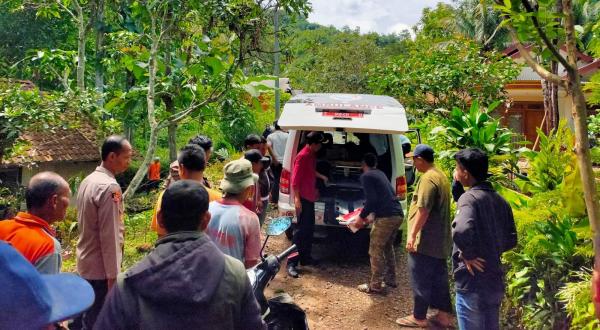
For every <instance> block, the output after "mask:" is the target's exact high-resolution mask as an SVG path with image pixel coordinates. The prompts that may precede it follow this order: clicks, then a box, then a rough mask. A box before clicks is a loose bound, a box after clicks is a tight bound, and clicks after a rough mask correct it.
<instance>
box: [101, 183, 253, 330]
mask: <svg viewBox="0 0 600 330" xmlns="http://www.w3.org/2000/svg"><path fill="white" fill-rule="evenodd" d="M209 220H210V213H209V212H208V194H207V192H206V190H205V189H202V185H201V184H200V183H198V182H196V181H190V180H181V181H177V182H174V183H173V184H171V185H170V186H169V188H167V190H166V191H165V193H164V194H163V197H162V208H161V210H160V212H159V213H158V221H159V223H160V224H161V225H162V226H163V227H164V228H165V229H166V231H167V235H165V236H163V237H162V238H160V239H159V240H158V241H157V242H156V249H155V250H154V251H152V252H151V253H150V254H149V255H148V256H147V257H146V258H144V259H143V260H142V261H140V262H139V263H138V264H136V265H135V266H133V268H131V269H130V270H128V271H127V272H126V273H124V274H120V275H119V277H118V280H117V286H116V287H115V288H114V289H113V290H112V291H111V293H110V294H109V296H108V297H107V299H106V302H105V304H104V307H103V308H102V311H101V313H100V316H99V317H98V321H97V322H96V324H95V327H94V329H264V328H265V325H264V323H263V321H262V320H261V317H260V311H259V307H258V304H257V302H256V299H255V298H254V294H253V293H252V289H251V287H250V282H249V280H248V276H247V275H246V270H245V268H244V265H242V263H241V262H239V261H238V260H236V259H234V258H232V257H229V256H226V255H224V254H223V253H222V252H221V251H220V250H219V249H218V248H217V247H216V246H215V245H214V244H213V243H212V242H211V240H210V238H209V237H208V236H207V235H206V234H204V233H203V231H204V229H206V226H207V224H208V222H209Z"/></svg>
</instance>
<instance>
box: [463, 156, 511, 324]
mask: <svg viewBox="0 0 600 330" xmlns="http://www.w3.org/2000/svg"><path fill="white" fill-rule="evenodd" d="M455 160H456V168H455V170H454V179H455V180H456V181H458V182H460V183H461V184H462V185H463V186H465V187H470V189H469V190H468V191H467V192H465V193H464V194H462V196H460V198H459V200H458V202H457V205H456V215H455V217H454V222H453V223H452V240H453V241H454V248H453V250H452V263H453V267H452V268H453V273H454V282H455V285H456V315H457V318H458V326H459V327H460V329H467V330H469V329H491V330H494V329H499V327H500V322H499V312H500V303H501V302H502V298H503V297H504V272H503V271H502V265H501V262H500V258H501V256H502V253H504V252H506V251H508V250H510V249H512V248H514V247H515V246H516V245H517V231H516V228H515V220H514V218H513V214H512V210H511V208H510V205H509V204H508V203H507V202H506V200H504V198H502V196H500V195H499V194H498V193H497V192H496V191H494V188H493V187H492V185H491V184H490V183H489V182H488V181H487V177H488V175H487V171H488V166H489V165H488V158H487V155H486V154H485V153H484V152H483V151H481V150H479V149H476V148H469V149H464V150H461V151H459V152H458V153H456V156H455Z"/></svg>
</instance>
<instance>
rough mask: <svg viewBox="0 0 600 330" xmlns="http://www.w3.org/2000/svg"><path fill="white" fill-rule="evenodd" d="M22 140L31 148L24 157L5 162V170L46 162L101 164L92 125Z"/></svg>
mask: <svg viewBox="0 0 600 330" xmlns="http://www.w3.org/2000/svg"><path fill="white" fill-rule="evenodd" d="M21 139H23V140H25V141H26V142H27V143H29V144H30V146H29V148H28V150H27V151H26V152H25V154H24V155H20V156H16V157H13V158H10V159H5V160H3V162H2V166H3V167H10V166H23V165H27V164H31V163H42V162H85V161H99V160H100V150H99V148H98V146H97V144H96V142H95V132H94V129H93V128H92V127H91V126H90V125H85V124H83V125H81V126H80V127H77V128H69V129H62V128H56V129H55V130H54V131H48V132H29V133H24V134H22V135H21Z"/></svg>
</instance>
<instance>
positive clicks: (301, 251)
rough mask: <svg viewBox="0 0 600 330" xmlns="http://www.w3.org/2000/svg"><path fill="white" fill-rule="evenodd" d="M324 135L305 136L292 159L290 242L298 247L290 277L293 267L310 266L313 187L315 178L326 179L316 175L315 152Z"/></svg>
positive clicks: (290, 261) (295, 273) (290, 260)
mask: <svg viewBox="0 0 600 330" xmlns="http://www.w3.org/2000/svg"><path fill="white" fill-rule="evenodd" d="M324 140H325V136H324V135H323V133H321V132H310V133H308V134H307V135H306V138H305V141H306V145H305V146H304V148H303V149H302V150H301V151H300V152H299V153H298V155H297V156H296V160H295V161H294V167H293V169H292V191H293V196H294V206H295V208H296V217H297V219H298V223H297V226H296V228H295V230H294V237H293V238H292V241H293V242H294V244H296V246H298V254H296V255H292V256H290V258H288V263H287V272H288V274H289V275H290V276H291V277H294V278H297V277H298V270H297V269H296V267H297V266H298V263H300V264H302V265H314V264H315V263H316V262H315V260H314V259H313V258H312V255H311V253H312V241H313V233H314V231H315V201H316V200H317V197H318V192H317V188H316V183H317V176H319V177H320V178H322V179H325V181H326V180H327V178H326V177H324V176H323V175H320V174H318V173H317V152H318V151H319V150H320V149H321V145H322V143H323V141H324Z"/></svg>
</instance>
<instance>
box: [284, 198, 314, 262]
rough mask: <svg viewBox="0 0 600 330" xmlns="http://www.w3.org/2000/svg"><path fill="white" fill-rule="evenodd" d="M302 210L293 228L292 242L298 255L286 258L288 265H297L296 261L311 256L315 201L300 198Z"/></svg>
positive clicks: (302, 260) (308, 258)
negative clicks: (296, 248)
mask: <svg viewBox="0 0 600 330" xmlns="http://www.w3.org/2000/svg"><path fill="white" fill-rule="evenodd" d="M300 201H301V203H302V212H301V213H300V214H299V215H298V223H297V224H296V227H295V229H294V237H293V238H292V242H294V244H296V246H297V247H298V255H295V256H293V257H290V258H289V259H288V265H289V266H297V265H298V262H300V263H303V262H304V261H307V260H310V259H311V258H312V242H313V234H314V232H315V202H310V201H307V200H306V199H300Z"/></svg>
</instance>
